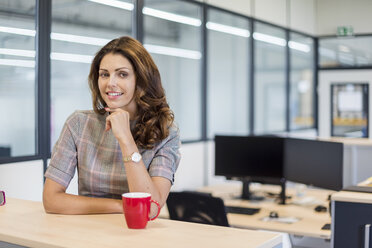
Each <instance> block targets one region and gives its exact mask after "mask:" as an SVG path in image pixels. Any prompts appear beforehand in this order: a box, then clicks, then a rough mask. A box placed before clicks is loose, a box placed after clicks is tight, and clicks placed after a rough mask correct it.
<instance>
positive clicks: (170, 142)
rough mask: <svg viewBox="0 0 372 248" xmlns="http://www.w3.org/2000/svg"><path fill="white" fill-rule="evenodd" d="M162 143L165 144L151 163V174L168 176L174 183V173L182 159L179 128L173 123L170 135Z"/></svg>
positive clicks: (152, 175)
mask: <svg viewBox="0 0 372 248" xmlns="http://www.w3.org/2000/svg"><path fill="white" fill-rule="evenodd" d="M162 143H163V145H162V146H161V148H160V149H159V150H157V152H156V153H155V156H154V158H153V160H152V161H151V163H150V166H149V174H150V176H151V177H164V178H167V179H169V181H171V183H172V185H173V183H174V174H175V173H176V170H177V168H178V165H179V163H180V160H181V153H180V151H179V149H180V146H181V142H180V135H179V129H178V128H177V127H176V126H174V125H173V126H172V127H171V128H170V132H169V136H168V137H167V138H166V139H165V140H164V141H163V142H162Z"/></svg>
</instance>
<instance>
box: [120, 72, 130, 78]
mask: <svg viewBox="0 0 372 248" xmlns="http://www.w3.org/2000/svg"><path fill="white" fill-rule="evenodd" d="M119 76H120V77H121V78H125V77H127V76H128V73H126V72H119Z"/></svg>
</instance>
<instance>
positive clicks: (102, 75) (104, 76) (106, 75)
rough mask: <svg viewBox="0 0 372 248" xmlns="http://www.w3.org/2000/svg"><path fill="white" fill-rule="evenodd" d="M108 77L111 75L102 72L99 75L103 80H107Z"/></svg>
mask: <svg viewBox="0 0 372 248" xmlns="http://www.w3.org/2000/svg"><path fill="white" fill-rule="evenodd" d="M108 76H109V74H108V73H107V72H101V73H100V74H99V77H101V78H107V77H108Z"/></svg>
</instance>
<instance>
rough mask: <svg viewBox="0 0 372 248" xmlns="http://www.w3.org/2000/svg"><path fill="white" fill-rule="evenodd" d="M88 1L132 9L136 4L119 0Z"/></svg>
mask: <svg viewBox="0 0 372 248" xmlns="http://www.w3.org/2000/svg"><path fill="white" fill-rule="evenodd" d="M88 1H90V2H94V3H99V4H103V5H107V6H111V7H115V8H119V9H125V10H130V11H132V10H133V9H134V5H133V4H132V3H126V2H122V1H117V0H88Z"/></svg>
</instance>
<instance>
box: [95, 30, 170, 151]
mask: <svg viewBox="0 0 372 248" xmlns="http://www.w3.org/2000/svg"><path fill="white" fill-rule="evenodd" d="M108 53H113V54H121V55H123V56H124V57H125V58H127V59H128V60H129V62H130V63H131V64H132V66H133V69H134V73H135V76H136V89H135V92H134V99H135V102H136V103H137V116H136V117H135V121H136V124H135V127H134V129H133V130H132V134H133V138H134V140H135V142H136V144H137V146H139V147H141V148H145V149H151V148H153V147H154V145H155V143H156V142H158V141H161V140H163V139H164V138H166V137H167V136H168V135H169V127H170V126H171V125H172V123H173V120H174V115H173V112H172V111H171V109H170V108H169V105H168V103H167V100H166V97H165V92H164V89H163V86H162V84H161V79H160V73H159V70H158V68H157V66H156V65H155V63H154V61H153V59H152V58H151V56H150V54H149V53H148V52H147V51H146V49H145V48H144V47H143V46H142V44H141V43H140V42H139V41H137V40H135V39H133V38H131V37H128V36H124V37H120V38H117V39H114V40H112V41H110V42H109V43H107V44H106V45H105V46H104V47H103V48H102V49H101V50H99V51H98V53H97V54H96V56H95V57H94V59H93V62H92V65H91V67H90V72H89V78H88V81H89V87H90V89H91V91H92V100H93V109H94V111H95V112H96V113H98V114H101V115H103V114H105V113H106V111H105V110H104V108H105V107H106V106H107V104H106V102H105V101H104V100H103V98H102V96H101V94H100V91H99V88H98V71H99V66H100V64H101V61H102V58H103V57H104V56H105V55H106V54H108Z"/></svg>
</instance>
